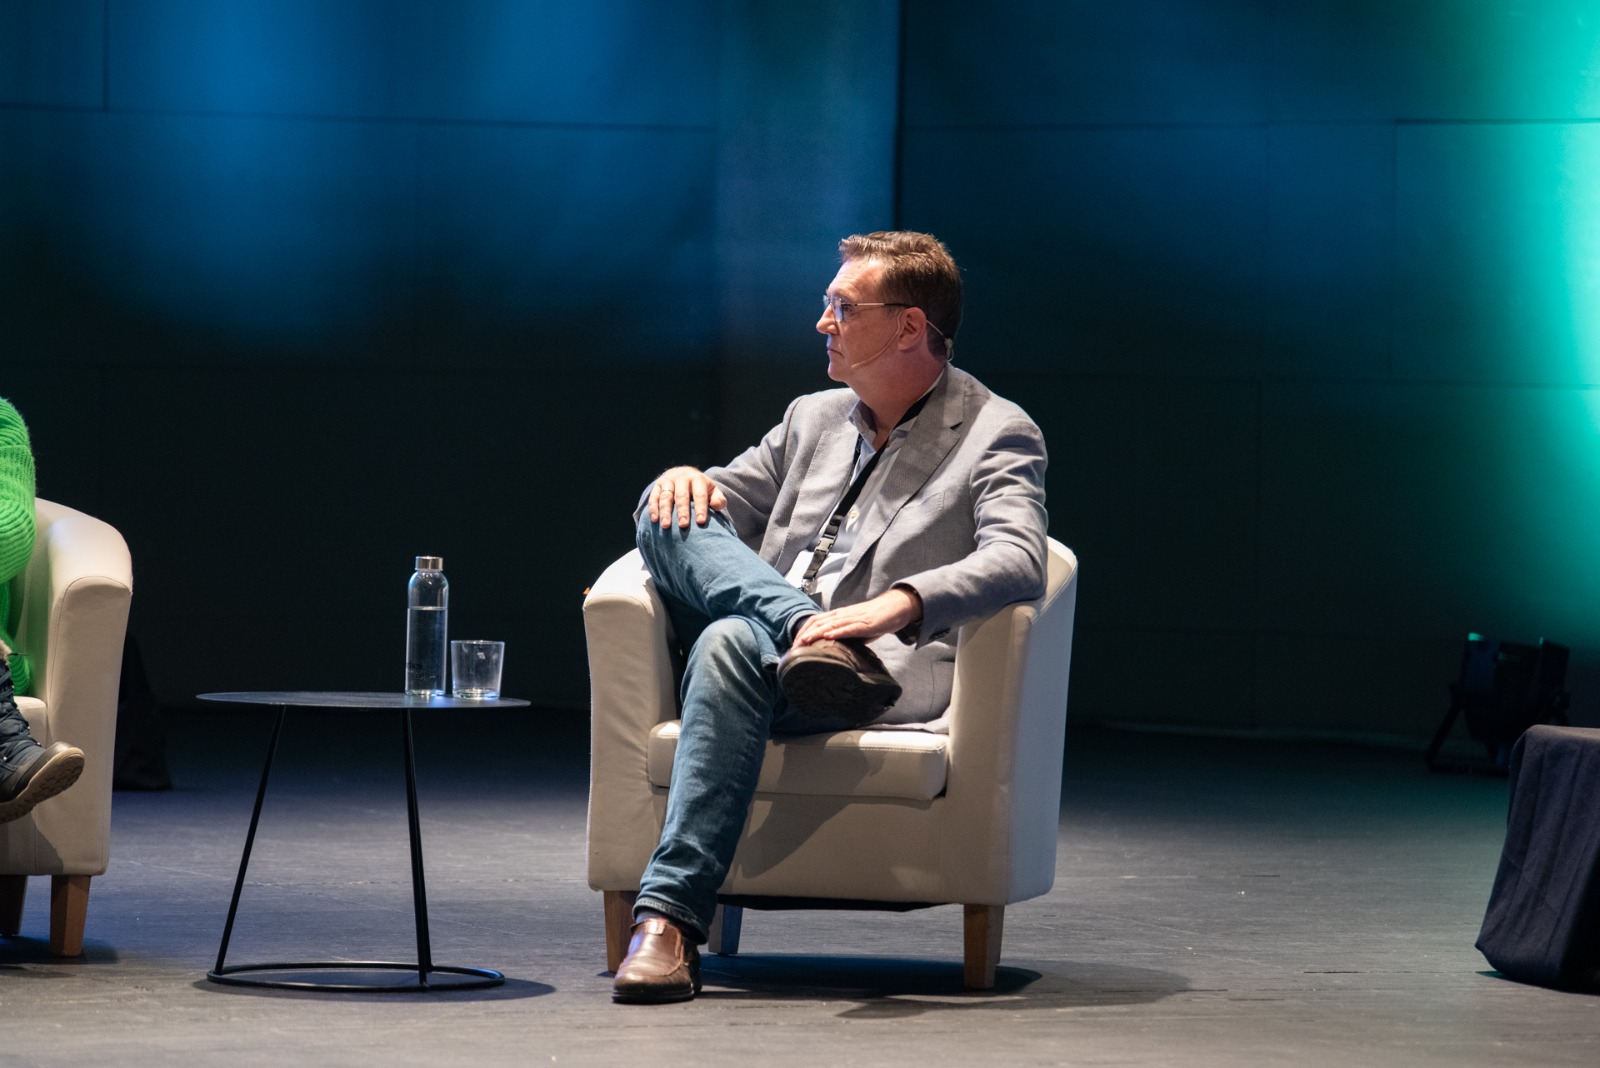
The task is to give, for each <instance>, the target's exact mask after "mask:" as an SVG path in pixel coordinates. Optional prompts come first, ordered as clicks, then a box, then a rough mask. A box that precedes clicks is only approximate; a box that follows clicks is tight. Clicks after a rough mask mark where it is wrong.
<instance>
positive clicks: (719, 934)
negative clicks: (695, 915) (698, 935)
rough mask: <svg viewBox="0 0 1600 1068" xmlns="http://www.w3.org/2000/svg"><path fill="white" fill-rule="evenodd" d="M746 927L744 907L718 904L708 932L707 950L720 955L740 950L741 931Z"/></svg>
mask: <svg viewBox="0 0 1600 1068" xmlns="http://www.w3.org/2000/svg"><path fill="white" fill-rule="evenodd" d="M743 927H744V909H742V908H740V907H739V906H738V905H718V906H717V911H716V912H715V913H713V914H712V916H711V930H710V931H708V932H707V933H706V950H707V951H708V952H711V953H715V954H716V955H717V956H719V957H731V956H733V955H734V954H735V953H737V952H739V931H740V930H741V929H742V928H743Z"/></svg>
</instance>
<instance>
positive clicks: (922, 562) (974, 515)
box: [706, 367, 1048, 723]
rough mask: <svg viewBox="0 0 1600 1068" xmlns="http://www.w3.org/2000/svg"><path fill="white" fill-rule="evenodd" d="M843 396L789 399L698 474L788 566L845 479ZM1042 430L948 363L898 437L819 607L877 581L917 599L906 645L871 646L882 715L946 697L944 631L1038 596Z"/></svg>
mask: <svg viewBox="0 0 1600 1068" xmlns="http://www.w3.org/2000/svg"><path fill="white" fill-rule="evenodd" d="M855 403H856V395H855V394H854V393H853V392H851V391H850V390H848V389H832V390H827V391H825V392H822V393H811V394H808V395H806V396H803V397H800V398H798V399H797V400H795V401H794V402H793V403H792V404H790V405H789V410H788V411H787V412H785V413H784V417H783V422H781V423H780V424H778V425H777V426H775V427H773V428H772V430H770V431H769V432H768V433H767V435H766V437H764V438H763V439H762V440H761V442H760V443H759V444H757V445H755V446H753V447H751V448H749V449H746V450H745V451H744V452H743V453H742V454H740V455H739V456H738V457H736V458H735V459H734V460H733V461H732V462H731V463H729V464H728V465H726V466H725V467H714V468H711V469H710V470H708V471H707V472H706V474H707V475H708V476H709V477H710V478H711V480H712V481H713V482H715V483H716V484H717V485H718V486H720V487H721V488H722V492H723V493H724V494H725V495H726V496H727V498H728V515H729V518H731V519H732V520H733V525H734V529H735V530H737V531H738V532H739V535H740V537H741V538H742V539H743V540H744V542H745V543H746V544H747V545H749V546H750V547H751V548H752V549H755V550H756V551H757V552H758V553H760V555H761V558H762V559H763V560H765V561H767V562H768V563H769V564H771V565H772V566H773V567H775V568H777V569H778V571H780V572H783V573H787V572H788V570H789V568H790V566H791V565H792V564H793V563H794V560H795V557H796V556H797V555H798V554H800V553H801V552H803V551H805V550H806V549H807V548H809V546H810V544H811V543H812V542H813V541H814V539H815V538H816V536H817V534H818V533H819V532H820V531H821V530H822V527H823V525H824V524H825V523H826V522H827V521H828V517H829V515H830V514H831V509H832V508H833V507H834V505H836V504H837V503H838V501H839V498H840V497H841V496H842V495H843V494H844V491H845V488H846V486H847V485H848V483H849V476H850V470H851V461H852V457H853V456H854V453H855V442H856V438H857V436H858V435H857V433H856V430H855V427H854V426H853V425H852V424H851V423H850V419H849V415H850V411H851V409H852V408H853V407H854V405H855ZM1044 471H1045V447H1044V436H1043V435H1042V434H1041V433H1040V432H1039V428H1038V427H1037V426H1035V425H1034V422H1033V420H1032V419H1030V418H1028V415H1027V413H1026V412H1024V411H1023V410H1022V409H1021V408H1019V407H1018V406H1017V405H1015V404H1013V403H1011V402H1010V401H1008V400H1005V399H1004V398H1002V397H997V396H995V395H994V394H993V393H991V392H989V390H988V389H987V388H985V387H984V385H983V384H982V383H981V382H979V381H978V380H977V379H976V378H973V377H972V376H971V375H969V374H967V373H966V372H965V371H962V370H960V369H958V368H955V367H951V368H948V369H947V370H946V371H945V374H944V376H943V377H942V378H941V379H940V380H939V382H938V384H937V385H935V386H934V388H933V391H932V393H931V394H930V395H929V397H928V403H927V404H926V405H925V406H924V408H923V410H922V413H921V414H920V415H918V416H917V418H916V421H915V422H914V423H912V424H911V429H910V432H909V434H908V435H907V437H906V440H905V441H904V442H902V443H901V445H900V452H899V454H898V456H897V457H896V458H895V460H894V464H893V466H892V467H891V468H890V469H889V473H888V477H887V480H886V481H885V483H884V485H883V488H882V491H881V492H880V493H879V494H878V496H877V498H876V499H875V500H874V501H873V502H872V503H871V506H870V508H871V510H870V511H869V512H868V513H867V516H866V518H865V519H864V520H863V522H862V525H861V529H860V532H859V533H858V535H857V536H856V539H855V543H854V545H853V546H852V548H851V550H850V555H849V557H848V558H846V561H845V569H844V573H843V575H842V576H841V577H840V580H839V585H838V587H837V588H836V589H835V590H834V593H833V597H832V598H831V601H830V603H829V605H828V607H836V606H839V605H847V604H858V603H860V602H861V601H865V600H868V599H869V598H872V597H876V596H877V595H878V594H880V593H882V592H884V591H885V590H887V589H888V588H889V587H890V586H893V585H896V584H901V585H907V586H910V587H912V588H913V589H915V590H916V591H917V593H918V594H919V595H920V596H921V597H922V607H923V617H922V627H921V632H920V634H919V636H918V638H917V640H916V641H915V642H914V643H910V644H908V643H905V642H902V641H901V640H899V639H898V638H896V637H895V636H893V635H885V636H884V637H881V638H878V639H876V640H874V641H873V643H872V647H873V649H874V651H876V652H877V653H878V655H879V656H881V657H882V658H883V661H884V663H885V665H886V666H887V667H888V668H889V672H890V674H892V675H893V676H894V677H895V680H896V681H897V682H899V683H900V685H901V686H902V687H903V688H904V693H903V694H902V695H901V698H900V700H899V701H898V702H896V704H895V705H894V707H893V708H891V709H889V711H888V712H887V713H885V714H884V715H883V717H881V719H880V721H879V722H882V723H918V722H924V721H928V720H932V719H934V718H936V717H937V716H939V715H940V714H941V713H942V712H943V711H944V709H945V707H946V706H947V705H948V704H949V703H950V689H951V682H952V679H953V677H954V673H955V641H956V631H957V629H958V628H959V627H960V626H961V625H962V624H963V623H966V622H969V621H971V620H975V619H981V618H983V617H985V616H988V615H990V614H992V613H993V612H995V611H996V610H998V609H999V608H1001V607H1002V606H1004V605H1007V604H1010V603H1012V602H1014V601H1025V600H1030V599H1032V598H1034V597H1038V596H1040V595H1041V594H1042V593H1043V592H1044V560H1045V531H1046V527H1047V525H1048V523H1047V517H1046V514H1045V506H1044Z"/></svg>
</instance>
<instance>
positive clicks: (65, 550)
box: [0, 500, 133, 957]
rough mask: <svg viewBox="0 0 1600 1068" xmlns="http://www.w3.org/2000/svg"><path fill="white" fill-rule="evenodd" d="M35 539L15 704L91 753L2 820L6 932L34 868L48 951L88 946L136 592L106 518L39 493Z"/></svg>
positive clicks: (36, 728)
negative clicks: (41, 886)
mask: <svg viewBox="0 0 1600 1068" xmlns="http://www.w3.org/2000/svg"><path fill="white" fill-rule="evenodd" d="M34 515H35V519H36V522H37V526H38V539H37V542H36V544H35V545H34V550H33V557H32V558H31V559H30V560H29V562H28V566H27V568H26V569H25V570H24V571H23V573H22V574H21V575H19V576H17V578H16V579H15V580H14V582H15V583H16V585H15V586H13V587H12V594H13V604H14V606H15V608H16V610H17V611H18V613H19V616H18V619H17V627H16V630H15V631H14V633H15V635H16V639H17V641H16V644H17V648H18V649H21V650H25V651H26V652H28V653H29V654H30V655H31V656H32V657H33V665H34V685H33V694H32V695H31V696H27V697H22V698H19V699H18V701H17V704H18V706H19V707H20V708H21V709H22V714H23V715H24V716H26V717H27V720H28V725H29V727H30V729H31V730H32V732H33V736H34V738H36V739H37V740H38V741H39V742H40V743H41V744H43V745H49V744H50V743H52V742H56V741H63V740H64V741H68V742H71V743H72V744H73V745H76V746H78V747H79V748H81V749H82V750H83V752H84V757H85V763H84V769H83V775H82V776H81V777H80V778H79V779H78V782H77V783H76V784H75V785H73V786H72V788H71V789H69V790H67V791H66V792H65V793H63V794H61V795H59V796H57V797H53V798H51V799H50V800H48V801H45V802H43V803H42V804H40V805H39V806H38V807H37V808H35V809H34V810H33V811H32V812H31V813H30V814H28V815H27V816H24V817H22V818H21V819H19V820H15V821H13V822H11V823H8V824H5V825H3V826H0V934H7V935H14V934H16V933H17V932H18V931H19V930H20V929H21V925H22V905H23V898H24V895H25V893H26V890H27V881H28V876H30V875H49V876H51V889H50V950H51V952H52V953H54V954H56V955H57V956H63V957H75V956H77V955H78V954H80V953H82V952H83V928H84V921H85V919H86V917H87V914H88V907H89V880H90V878H91V877H93V876H96V875H100V874H102V873H103V872H104V871H105V870H106V864H107V863H108V861H109V860H110V856H111V770H112V767H111V765H112V754H113V752H114V750H115V746H116V733H117V682H118V679H119V677H120V675H121V670H122V640H123V636H124V633H125V631H126V629H127V622H128V604H129V601H130V599H131V598H132V595H133V566H132V563H131V561H130V559H129V557H128V546H127V544H126V543H125V542H124V541H123V540H122V535H120V534H118V533H117V531H116V530H115V529H113V528H112V527H111V526H110V525H109V524H107V523H103V522H101V521H100V520H98V519H95V518H94V517H92V516H88V515H85V514H84V513H82V512H79V511H75V510H73V509H71V508H68V507H66V506H64V505H60V504H54V503H52V502H50V501H46V500H38V501H36V502H35V512H34Z"/></svg>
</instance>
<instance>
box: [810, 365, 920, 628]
mask: <svg viewBox="0 0 1600 1068" xmlns="http://www.w3.org/2000/svg"><path fill="white" fill-rule="evenodd" d="M928 396H929V395H928V394H926V393H924V394H923V395H922V397H921V398H920V399H919V400H918V401H917V403H915V404H913V405H912V406H911V407H909V408H907V409H906V414H904V415H902V416H901V417H900V421H899V422H898V423H896V424H895V425H894V427H895V430H898V429H900V427H902V426H904V425H905V424H906V423H909V422H910V421H911V420H913V419H915V418H916V417H917V413H918V412H920V411H922V406H923V405H924V404H927V403H928ZM892 436H893V433H892V432H891V437H892ZM888 451H889V441H888V439H885V440H884V443H883V448H881V449H879V450H878V451H877V452H875V453H873V454H872V456H871V458H870V459H868V460H867V466H865V467H863V468H862V469H861V473H860V474H859V475H857V476H856V479H855V481H854V482H852V483H850V488H849V489H847V490H845V491H844V499H843V500H841V501H840V502H839V507H837V508H835V509H834V510H833V516H832V518H830V519H829V520H828V525H827V526H826V527H824V528H823V530H822V537H821V538H819V539H817V549H816V551H815V552H813V553H812V554H811V564H810V566H808V567H807V568H806V573H805V574H804V575H802V576H801V577H800V592H801V593H803V594H805V595H806V596H807V597H815V596H816V594H817V573H818V572H820V571H821V570H822V562H823V561H824V560H826V559H827V558H828V551H829V550H830V549H832V548H833V543H834V542H835V541H837V540H838V538H839V530H840V528H842V527H843V526H844V519H845V516H847V515H849V514H850V506H851V505H853V504H855V503H856V498H857V497H859V496H861V490H862V487H864V486H865V485H866V484H867V479H869V478H871V477H872V471H873V469H874V468H875V467H877V466H878V461H879V460H881V459H883V454H884V453H886V452H888ZM860 459H861V435H860V434H859V433H857V434H856V451H855V453H854V455H852V456H851V457H850V466H851V467H855V465H856V463H857V462H859V461H860Z"/></svg>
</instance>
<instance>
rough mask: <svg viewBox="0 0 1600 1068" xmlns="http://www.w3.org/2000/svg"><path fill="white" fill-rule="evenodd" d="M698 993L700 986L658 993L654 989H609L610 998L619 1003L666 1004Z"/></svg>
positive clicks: (685, 999) (687, 999) (689, 997)
mask: <svg viewBox="0 0 1600 1068" xmlns="http://www.w3.org/2000/svg"><path fill="white" fill-rule="evenodd" d="M698 993H700V987H699V986H696V987H695V988H694V989H692V990H687V991H683V990H674V991H672V992H671V993H658V992H655V991H650V992H645V991H624V990H613V991H611V1000H612V1001H614V1002H616V1003H617V1004H619V1005H668V1004H671V1003H672V1002H674V1001H690V1000H692V999H693V998H694V996H695V995H696V994H698Z"/></svg>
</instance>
